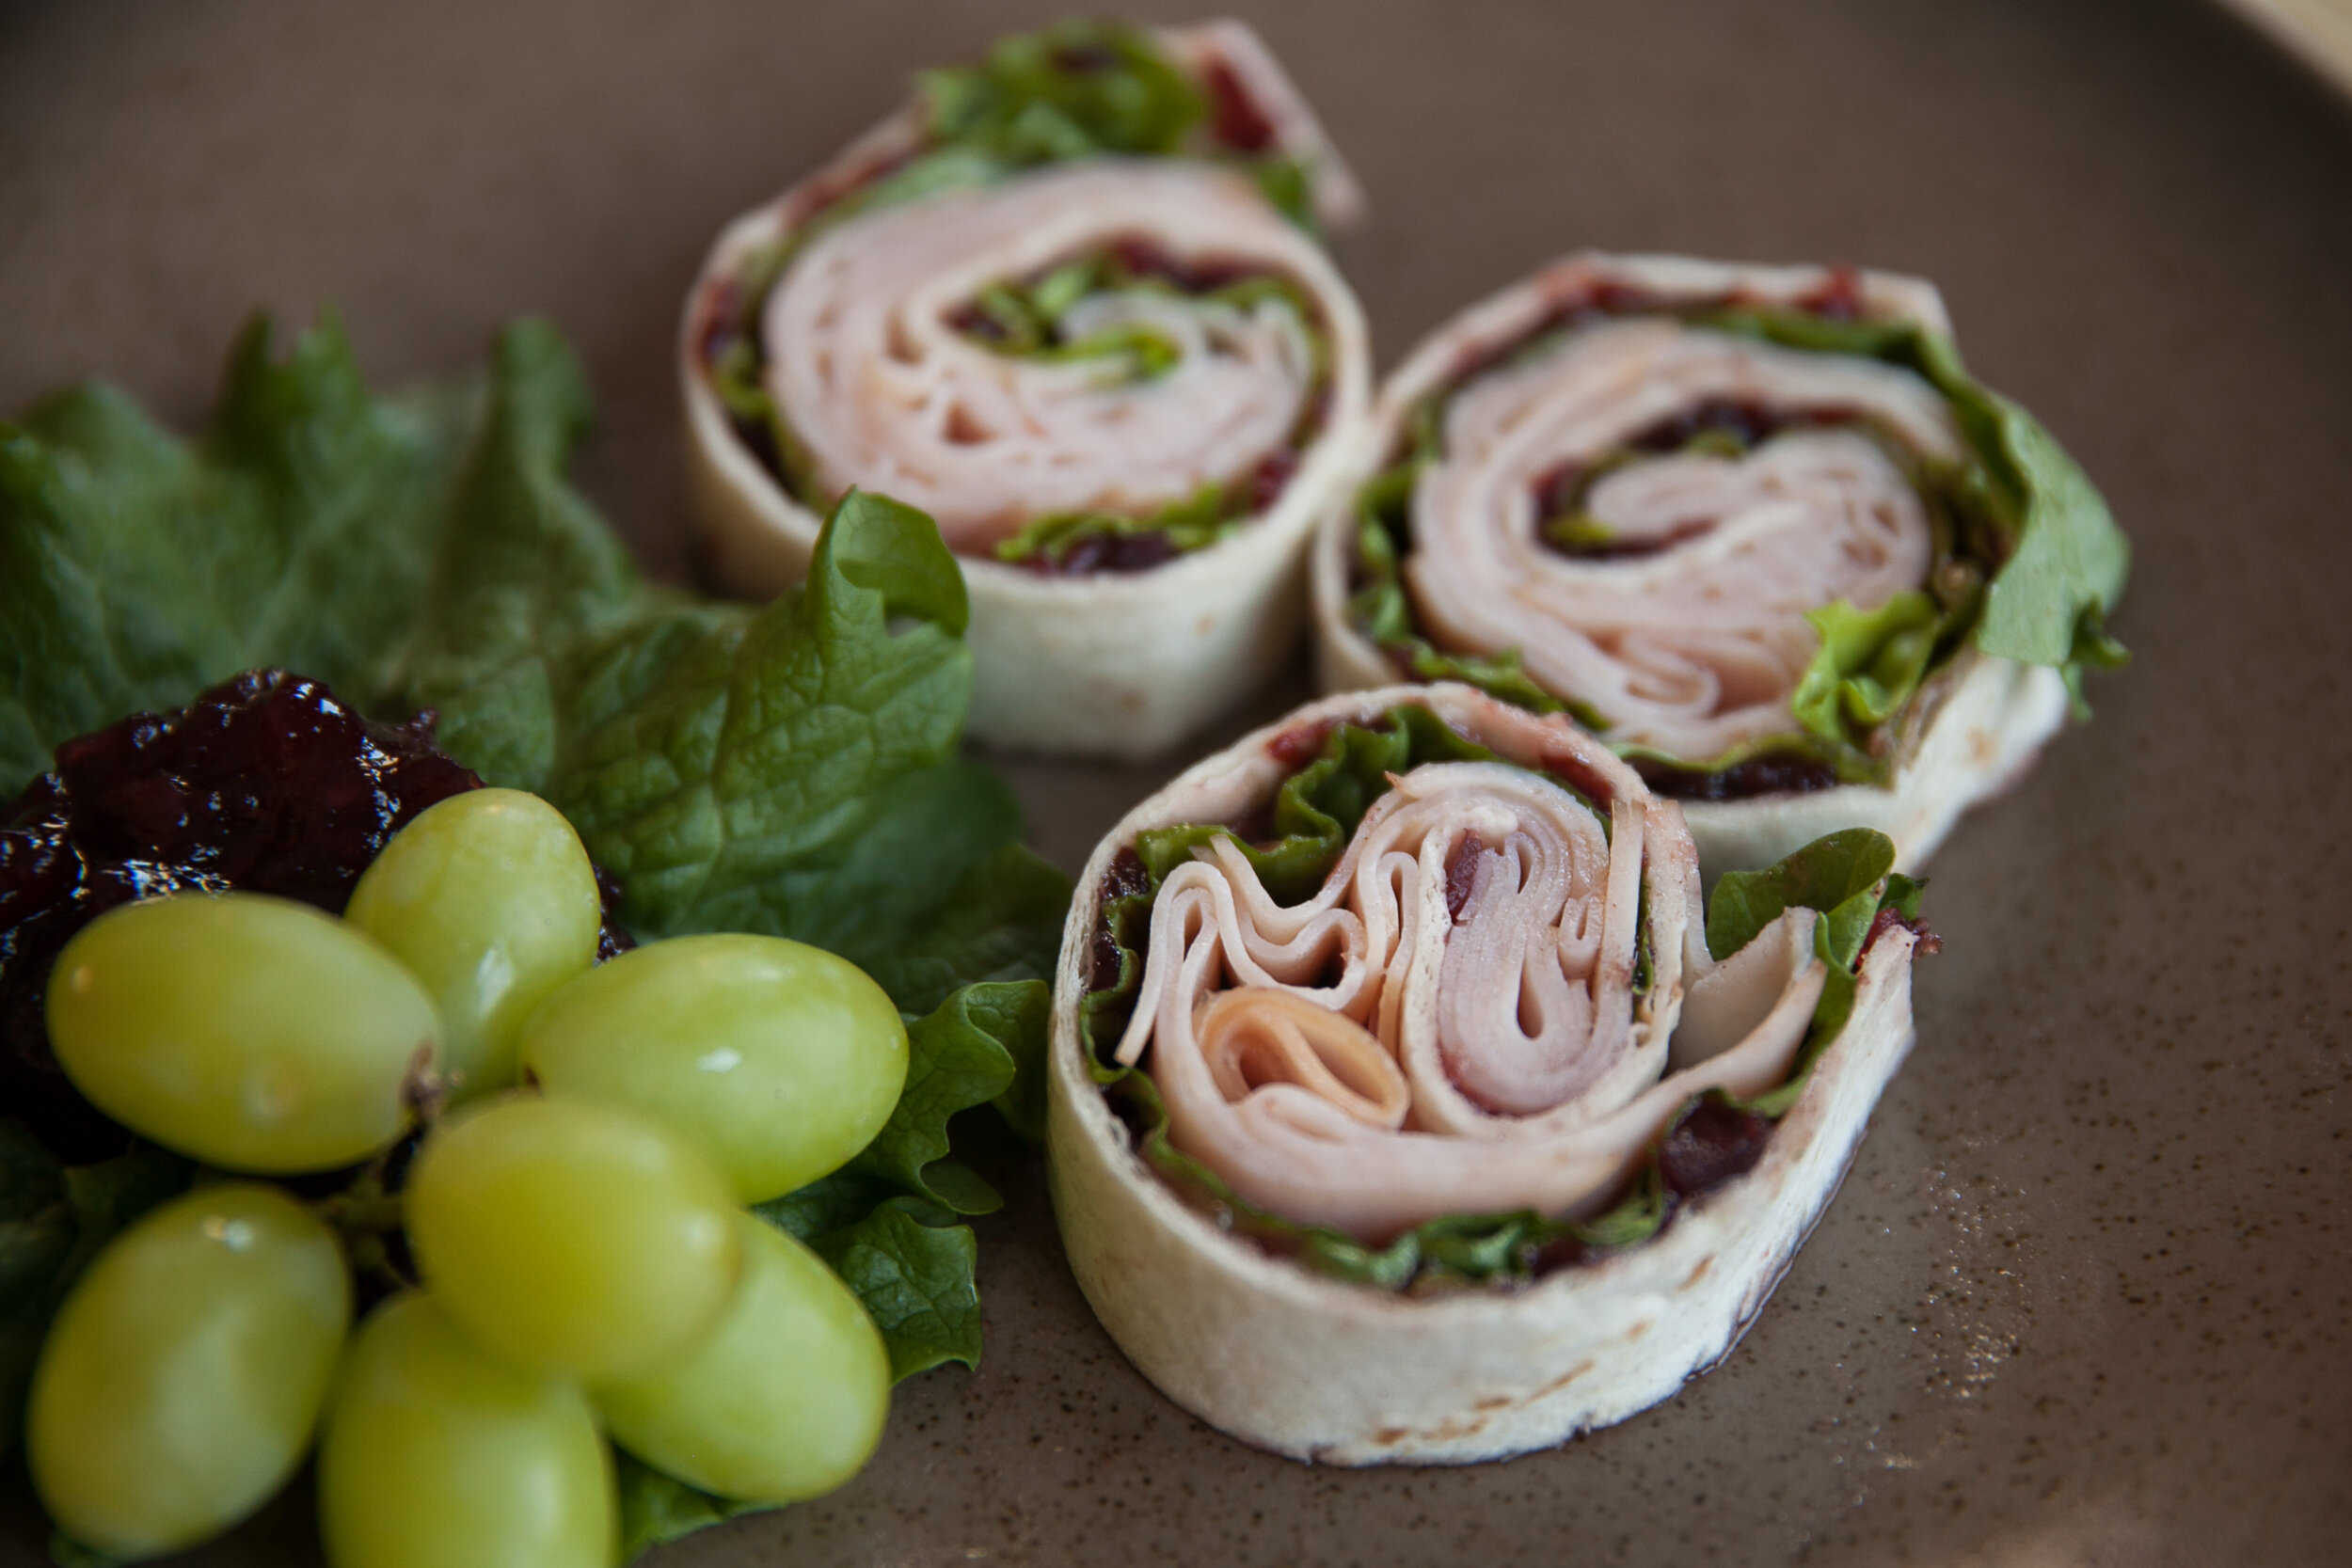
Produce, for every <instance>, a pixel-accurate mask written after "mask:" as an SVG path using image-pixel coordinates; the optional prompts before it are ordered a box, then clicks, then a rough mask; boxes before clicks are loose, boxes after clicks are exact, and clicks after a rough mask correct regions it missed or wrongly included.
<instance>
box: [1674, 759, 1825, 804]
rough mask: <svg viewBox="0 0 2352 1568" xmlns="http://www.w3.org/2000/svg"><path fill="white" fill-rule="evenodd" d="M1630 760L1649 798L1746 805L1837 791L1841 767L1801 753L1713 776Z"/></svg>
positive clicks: (1753, 761) (1733, 767) (1740, 764)
mask: <svg viewBox="0 0 2352 1568" xmlns="http://www.w3.org/2000/svg"><path fill="white" fill-rule="evenodd" d="M1632 760H1633V770H1634V771H1635V772H1637V773H1639V774H1641V775H1642V782H1643V783H1644V784H1647V785H1649V787H1650V792H1651V793H1652V794H1654V795H1662V796H1664V797H1665V798H1666V799H1667V800H1753V799H1755V798H1756V796H1758V795H1810V794H1812V793H1814V792H1815V791H1816V790H1822V789H1835V788H1836V787H1837V765H1836V763H1832V762H1825V761H1823V760H1822V759H1821V758H1820V757H1813V756H1807V755H1805V754H1804V752H1778V753H1772V752H1768V753H1766V754H1765V755H1763V756H1760V757H1750V758H1749V759H1748V760H1747V761H1745V762H1735V763H1733V764H1732V765H1731V766H1730V767H1729V768H1721V769H1718V770H1717V771H1715V772H1712V773H1702V772H1700V771H1699V770H1698V769H1696V768H1677V767H1675V766H1674V765H1673V764H1672V763H1666V762H1659V761H1657V760H1655V759H1653V758H1649V757H1636V758H1634V759H1632Z"/></svg>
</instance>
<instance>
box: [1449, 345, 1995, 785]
mask: <svg viewBox="0 0 2352 1568" xmlns="http://www.w3.org/2000/svg"><path fill="white" fill-rule="evenodd" d="M1710 404H1714V405H1721V404H1732V405H1736V406H1749V407H1760V408H1762V409H1766V410H1769V411H1771V412H1772V413H1774V414H1776V415H1780V416H1783V417H1789V416H1793V417H1795V418H1797V419H1798V420H1804V419H1805V418H1807V417H1809V416H1826V417H1829V418H1832V419H1835V420H1837V421H1839V424H1838V425H1836V426H1809V427H1804V428H1800V429H1797V430H1794V431H1789V432H1785V433H1783V434H1780V435H1778V436H1773V437H1772V438H1770V439H1767V440H1765V441H1763V442H1762V443H1761V444H1759V445H1757V446H1756V447H1755V448H1754V449H1753V450H1751V451H1748V452H1746V453H1745V454H1744V455H1741V456H1738V457H1724V456H1721V455H1714V454H1702V453H1692V452H1677V453H1673V454H1667V455H1659V456H1654V457H1648V458H1636V459H1635V460H1634V461H1632V462H1630V463H1629V464H1627V465H1626V466H1624V467H1616V468H1614V469H1613V470H1612V471H1610V472H1608V473H1606V474H1605V475H1603V476H1601V477H1600V478H1599V479H1598V480H1597V483H1594V484H1593V486H1592V488H1591V489H1590V491H1589V492H1588V494H1587V497H1586V500H1585V506H1586V510H1587V511H1588V512H1589V514H1590V515H1591V516H1592V517H1593V518H1594V520H1596V521H1597V522H1598V523H1599V524H1601V525H1603V526H1604V527H1605V528H1606V529H1607V530H1608V531H1609V533H1610V535H1611V537H1612V539H1613V541H1614V542H1616V543H1618V544H1619V545H1621V546H1629V550H1628V551H1627V552H1626V553H1618V554H1611V555H1606V556H1598V557H1580V556H1576V555H1572V554H1566V553H1564V552H1562V551H1561V550H1559V549H1556V548H1553V547H1552V546H1549V545H1548V544H1547V543H1546V542H1545V540H1544V538H1543V535H1542V531H1541V530H1542V525H1543V523H1544V520H1545V519H1544V518H1543V517H1542V516H1541V515H1539V513H1540V510H1541V507H1540V494H1539V493H1540V492H1541V490H1542V489H1543V488H1544V485H1545V481H1546V480H1547V479H1548V478H1549V476H1553V475H1556V474H1559V473H1561V472H1562V471H1564V470H1573V469H1575V468H1576V467H1580V466H1582V465H1587V464H1591V463H1593V462H1595V461H1596V460H1597V459H1599V458H1602V457H1604V456H1605V455H1607V454H1608V453H1610V452H1611V451H1613V450H1615V449H1617V448H1619V447H1620V446H1621V445H1622V444H1623V443H1626V442H1628V441H1629V440H1631V439H1632V438H1634V437H1637V436H1640V435H1641V434H1642V433H1643V432H1644V431H1645V430H1649V429H1652V428H1654V427H1657V426H1659V425H1660V424H1661V422H1663V421H1667V420H1673V419H1675V418H1676V417H1677V416H1682V415H1687V414H1689V413H1691V412H1692V411H1693V410H1697V409H1702V408H1705V407H1707V406H1708V405H1710ZM1852 420H1867V421H1868V422H1869V423H1870V424H1871V425H1872V426H1873V427H1875V428H1876V429H1877V430H1879V431H1881V432H1883V433H1885V435H1886V436H1891V437H1893V438H1894V439H1896V440H1899V442H1900V443H1902V445H1903V446H1904V447H1905V448H1907V449H1909V451H1912V452H1914V453H1915V454H1917V455H1918V456H1920V457H1922V458H1928V459H1950V458H1957V457H1958V456H1959V455H1960V452H1961V445H1960V441H1959V436H1958V433H1957V431H1956V429H1955V427H1954V425H1953V422H1952V419H1951V415H1950V412H1949V410H1948V409H1947V406H1946V405H1945V404H1944V402H1943V400H1942V398H1941V397H1940V396H1938V394H1937V393H1936V392H1935V391H1934V389H1933V388H1931V387H1930V386H1928V384H1927V383H1926V382H1925V381H1923V380H1921V379H1919V378H1918V377H1917V376H1915V375H1914V374H1912V373H1911V372H1908V371H1904V370H1900V369H1897V368H1894V367H1890V366H1886V365H1882V364H1878V363H1875V362H1870V361H1864V360H1857V359H1842V358H1836V357H1833V356H1825V355H1819V354H1807V353H1802V352H1798V351H1795V350H1790V349H1785V348H1778V347H1774V346H1772V345H1769V344H1764V343H1758V342H1753V341H1746V340H1742V339H1737V338H1732V337H1727V336H1724V335H1723V334H1720V333H1716V332H1710V331H1707V330H1704V329H1701V328H1696V327H1692V326H1686V325H1682V324H1681V323H1679V322H1677V321H1675V320H1672V319H1668V318H1647V319H1643V318H1635V319H1629V320H1623V321H1616V322H1610V323H1606V324H1603V325H1597V326H1589V327H1584V328H1581V329H1579V330H1575V331H1572V332H1570V333H1569V334H1568V335H1567V336H1566V337H1565V340H1564V341H1562V342H1561V343H1559V344H1558V345H1557V346H1555V347H1553V348H1551V349H1549V351H1546V352H1543V353H1541V354H1539V355H1537V356H1535V357H1534V358H1533V359H1532V360H1531V361H1530V362H1528V363H1525V364H1522V365H1518V366H1514V367H1511V368H1509V369H1505V370H1501V371H1497V372H1491V373H1489V374H1487V375H1486V376H1484V377H1482V378H1480V379H1479V380H1477V381H1475V382H1473V383H1472V384H1471V385H1470V386H1469V387H1468V388H1465V389H1464V390H1463V391H1461V392H1460V393H1459V394H1457V395H1456V396H1454V398H1453V399H1452V400H1451V401H1450V402H1449V403H1448V404H1447V407H1446V413H1445V420H1444V424H1443V443H1444V444H1443V449H1442V452H1441V454H1440V455H1439V456H1438V458H1437V459H1436V460H1435V461H1433V462H1431V463H1429V464H1428V465H1427V466H1425V467H1423V468H1422V472H1421V474H1420V475H1419V477H1418V479H1417V481H1416V483H1415V489H1414V493H1413V500H1412V506H1413V526H1414V531H1415V548H1414V550H1413V552H1412V554H1411V555H1410V556H1409V557H1408V558H1407V560H1406V562H1405V576H1406V583H1407V585H1408V586H1409V588H1410V591H1411V593H1412V595H1413V599H1414V603H1415V606H1416V609H1417V610H1419V612H1420V614H1421V617H1422V622H1423V625H1424V626H1426V627H1427V628H1428V631H1429V634H1430V635H1431V636H1432V637H1433V638H1434V639H1435V640H1436V641H1438V644H1439V645H1440V646H1443V647H1447V648H1451V649H1454V650H1457V651H1467V652H1470V653H1475V654H1479V655H1487V656H1491V655H1497V654H1502V653H1503V652H1505V651H1507V650H1510V649H1513V648H1516V649H1518V651H1519V654H1520V657H1521V659H1522V661H1523V665H1524V667H1525V669H1526V670H1527V673H1529V674H1530V675H1531V676H1532V677H1534V680H1535V681H1536V683H1537V684H1538V685H1540V686H1542V687H1544V688H1545V689H1548V690H1551V691H1555V692H1559V693H1563V694H1565V695H1567V696H1571V697H1574V698H1576V699H1578V700H1580V701H1581V702H1584V703H1586V704H1589V705H1591V706H1592V707H1594V708H1596V709H1597V710H1598V711H1599V713H1600V714H1601V716H1602V717H1603V718H1605V719H1606V720H1607V721H1608V724H1609V728H1608V730H1607V732H1606V733H1607V734H1608V736H1609V738H1610V739H1611V740H1612V741H1613V742H1616V743H1619V744H1624V745H1632V746H1641V747H1646V748H1649V749H1652V750H1655V751H1658V752H1664V753H1666V754H1668V755H1671V756H1676V757H1681V758H1687V759H1690V760H1692V761H1704V760H1706V759H1708V758H1712V757H1716V756H1720V755H1723V754H1724V753H1725V752H1729V751H1731V750H1732V749H1733V748H1736V747H1738V746H1740V745H1742V744H1743V743H1746V742H1749V741H1753V740H1757V739H1761V738H1763V737H1766V736H1772V735H1778V734H1787V733H1791V732H1794V731H1795V730H1796V729H1797V722H1796V720H1795V717H1794V715H1793V714H1792V713H1791V711H1790V708H1789V699H1790V697H1791V695H1792V694H1793V692H1794V690H1795V689H1796V686H1797V683H1798V681H1799V679H1800V678H1801V677H1802V676H1803V674H1804V670H1805V667H1806V665H1807V664H1808V663H1810V662H1811V660H1812V657H1813V656H1814V653H1815V652H1816V650H1817V649H1818V648H1819V646H1820V635H1819V633H1817V632H1816V631H1815V630H1814V628H1813V626H1811V625H1810V624H1809V623H1808V622H1807V621H1806V620H1805V618H1804V617H1805V612H1806V611H1808V610H1815V609H1818V608H1820V606H1822V605H1824V604H1828V603H1830V602H1831V601H1833V600H1837V599H1850V600H1851V601H1852V602H1853V603H1854V604H1855V605H1856V606H1858V607H1859V608H1861V609H1865V610H1869V609H1874V608H1876V607H1877V606H1879V605H1882V604H1883V603H1885V602H1886V601H1887V600H1888V599H1889V598H1891V597H1892V596H1893V595H1895V594H1899V593H1901V592H1903V591H1905V590H1908V589H1915V588H1917V587H1919V586H1920V585H1921V584H1922V583H1923V582H1924V581H1925V579H1926V578H1927V575H1928V571H1929V567H1930V566H1931V563H1932V560H1933V554H1934V538H1933V533H1932V531H1931V523H1930V520H1929V515H1928V511H1927V508H1926V505H1925V504H1924V503H1923V502H1922V501H1921V499H1920V498H1919V497H1918V495H1917V494H1916V493H1915V491H1914V490H1913V488H1912V483H1911V481H1910V479H1909V478H1908V477H1907V476H1906V475H1905V473H1904V471H1903V469H1902V468H1901V467H1899V466H1898V464H1897V463H1896V462H1895V461H1894V460H1893V459H1892V458H1891V457H1890V456H1889V455H1888V453H1887V452H1886V451H1885V450H1883V448H1882V447H1881V446H1880V445H1879V444H1878V442H1877V441H1875V440H1873V439H1871V438H1870V437H1869V436H1864V435H1862V434H1861V433H1859V431H1857V430H1854V429H1850V428H1843V425H1844V424H1845V423H1848V422H1851V421H1852Z"/></svg>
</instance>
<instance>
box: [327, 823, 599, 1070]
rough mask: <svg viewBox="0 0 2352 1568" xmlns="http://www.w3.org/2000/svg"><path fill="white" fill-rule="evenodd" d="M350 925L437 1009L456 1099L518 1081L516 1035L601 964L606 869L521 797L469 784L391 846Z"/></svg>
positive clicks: (444, 1066)
mask: <svg viewBox="0 0 2352 1568" xmlns="http://www.w3.org/2000/svg"><path fill="white" fill-rule="evenodd" d="M343 918H344V919H345V920H348V921H350V922H351V923H352V924H353V925H355V926H357V927H359V928H360V929H361V930H363V931H365V932H367V933H368V934H369V935H370V936H372V937H373V938H375V939H376V941H378V942H382V943H383V944H384V945H385V946H387V947H389V948H390V949H391V950H392V952H393V954H394V955H395V956H396V957H398V958H400V960H401V961H402V962H403V963H405V964H406V965H407V966H408V967H409V968H410V969H411V970H413V971H414V972H415V973H416V975H417V977H418V978H419V979H421V980H422V981H423V982H424V988H425V990H428V991H430V992H431V993H432V995H433V1000H434V1001H435V1002H436V1003H437V1004H438V1006H439V1007H440V1011H441V1075H442V1078H443V1080H444V1081H445V1082H446V1083H447V1084H448V1085H450V1090H451V1093H452V1095H453V1097H454V1098H458V1099H463V1098H465V1097H467V1096H469V1095H474V1094H480V1093H482V1092H483V1091H484V1090H485V1089H497V1088H504V1087H505V1086H506V1085H510V1084H512V1083H513V1082H514V1081H515V1036H516V1031H518V1030H519V1029H521V1027H522V1022H523V1020H524V1019H526V1018H528V1017H529V1016H530V1015H531V1009H532V1008H533V1007H535V1006H538V1005H539V1004H540V1003H541V1002H544V1001H545V1000H547V996H548V992H549V991H552V990H555V988H556V987H558V986H560V985H562V984H563V983H564V981H565V980H568V979H570V978H571V977H572V976H573V975H575V974H580V972H581V971H583V970H585V969H586V968H588V966H589V965H590V964H593V963H595V962H596V933H597V931H598V929H599V927H602V925H603V924H604V910H603V905H602V902H601V901H600V899H599V898H598V897H597V894H596V867H595V866H593V865H591V864H590V863H588V851H587V850H586V849H584V848H582V847H580V835H579V834H578V833H576V832H572V825H571V824H570V823H569V822H566V821H564V814H563V813H562V812H559V811H557V810H556V809H555V808H554V807H553V806H550V805H548V803H547V802H546V801H545V800H540V799H539V798H538V797H537V796H535V795H526V794H524V793H523V792H522V791H520V790H518V789H469V790H468V791H466V793H464V794H463V795H453V796H451V797H450V798H449V799H448V800H443V801H441V802H440V803H439V804H437V805H436V806H434V807H432V808H431V809H430V810H428V811H426V812H425V813H424V814H423V815H422V816H419V817H418V818H417V819H416V820H415V821H413V822H411V823H409V824H408V826H406V827H405V828H403V829H402V830H401V831H400V832H398V833H396V834H394V835H393V837H392V841H391V842H390V843H389V844H387V845H386V846H384V850H383V853H381V854H379V855H377V856H376V857H375V862H374V863H373V864H372V865H370V866H369V867H368V869H367V874H366V875H365V876H363V877H361V878H360V879H359V885H358V888H356V889H354V890H353V892H352V895H351V905H350V907H349V908H348V909H346V910H344V911H343Z"/></svg>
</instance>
